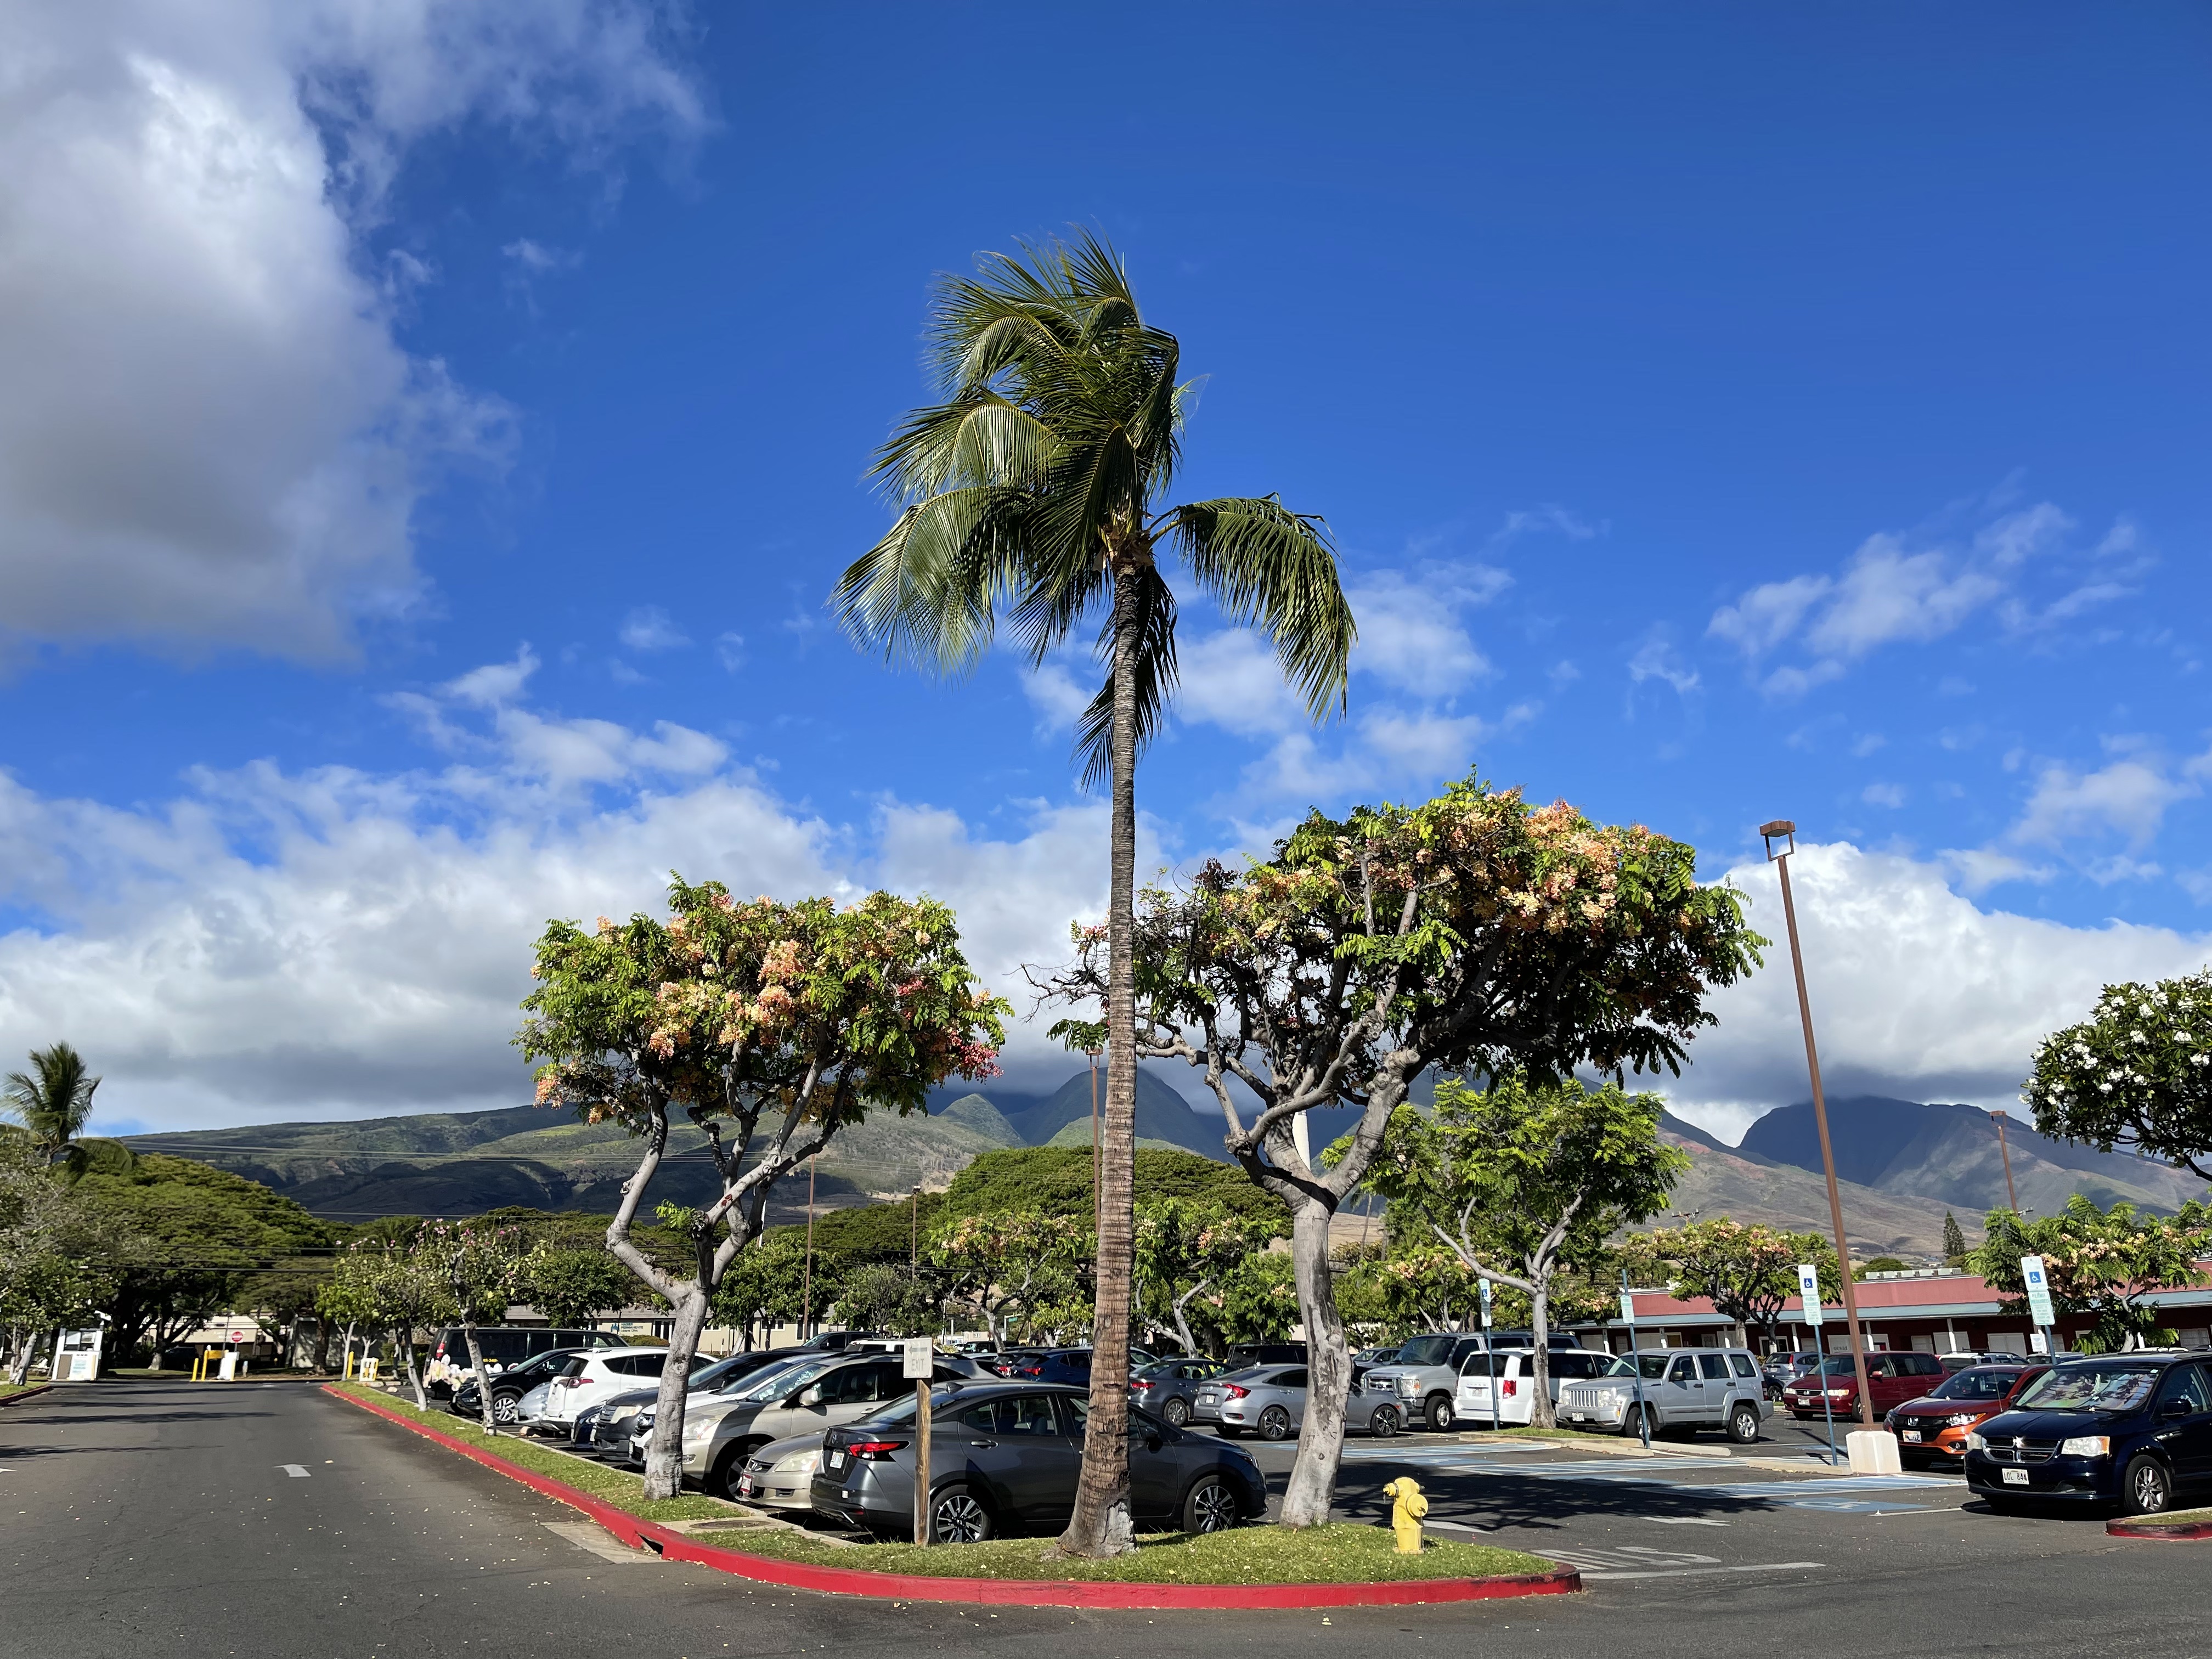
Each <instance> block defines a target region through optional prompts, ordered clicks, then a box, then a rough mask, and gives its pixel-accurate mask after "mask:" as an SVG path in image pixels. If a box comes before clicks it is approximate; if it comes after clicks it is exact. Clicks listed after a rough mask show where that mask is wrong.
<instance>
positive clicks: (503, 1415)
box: [446, 1348, 591, 1423]
mask: <svg viewBox="0 0 2212 1659" xmlns="http://www.w3.org/2000/svg"><path fill="white" fill-rule="evenodd" d="M588 1352H591V1351H590V1350H589V1349H588V1348H549V1349H547V1350H546V1351H545V1352H544V1353H540V1354H532V1356H531V1357H530V1358H527V1359H526V1360H523V1361H521V1362H520V1364H514V1365H510V1366H508V1367H507V1369H506V1370H503V1371H501V1372H500V1373H499V1374H498V1375H497V1376H495V1377H493V1378H492V1383H491V1420H492V1421H493V1422H495V1423H512V1422H513V1421H514V1419H515V1417H516V1415H517V1414H518V1413H519V1411H520V1407H521V1405H522V1396H523V1395H526V1394H528V1393H529V1392H530V1391H531V1390H532V1389H534V1388H536V1387H537V1386H538V1384H539V1383H543V1382H544V1381H546V1380H547V1379H548V1378H550V1376H552V1375H553V1374H554V1373H555V1372H556V1370H559V1369H560V1368H561V1366H562V1365H563V1364H566V1363H567V1362H568V1360H569V1359H570V1358H573V1357H574V1356H575V1355H577V1354H580V1353H588ZM484 1364H485V1365H486V1367H487V1368H489V1365H490V1364H491V1361H490V1359H489V1358H486V1359H485V1361H484ZM446 1409H447V1411H450V1412H452V1413H453V1414H454V1415H455V1416H457V1417H470V1418H478V1419H481V1418H482V1417H483V1396H482V1395H479V1394H478V1393H477V1380H476V1378H475V1377H473V1376H468V1375H466V1374H465V1373H464V1374H463V1377H462V1381H461V1384H460V1386H459V1388H456V1389H453V1390H452V1391H451V1392H450V1393H449V1394H448V1395H447V1397H446Z"/></svg>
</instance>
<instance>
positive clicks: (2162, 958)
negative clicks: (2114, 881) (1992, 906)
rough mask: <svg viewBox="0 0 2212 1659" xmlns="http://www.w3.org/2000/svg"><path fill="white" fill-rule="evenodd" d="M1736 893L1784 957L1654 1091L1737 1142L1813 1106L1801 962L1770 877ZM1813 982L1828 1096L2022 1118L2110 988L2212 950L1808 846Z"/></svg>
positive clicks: (1759, 877)
mask: <svg viewBox="0 0 2212 1659" xmlns="http://www.w3.org/2000/svg"><path fill="white" fill-rule="evenodd" d="M1729 879H1730V880H1732V881H1733V882H1734V883H1735V885H1736V886H1738V887H1739V888H1741V889H1742V890H1744V891H1745V892H1747V893H1748V894H1749V895H1750V896H1751V899H1752V910H1751V918H1752V923H1753V926H1754V927H1757V928H1758V929H1759V931H1760V932H1761V933H1766V934H1769V935H1771V936H1772V937H1773V938H1774V939H1775V940H1776V941H1777V943H1776V944H1775V945H1774V946H1773V947H1772V948H1771V949H1770V950H1769V951H1768V952H1767V961H1766V966H1765V969H1762V970H1761V971H1759V973H1756V974H1754V975H1752V977H1751V978H1750V979H1749V980H1748V981H1745V982H1744V983H1742V984H1741V985H1737V986H1734V987H1729V989H1727V990H1724V991H1723V992H1721V993H1720V994H1718V995H1717V996H1716V997H1715V998H1714V1000H1713V1002H1712V1005H1711V1006H1712V1010H1713V1012H1715V1013H1716V1014H1717V1015H1718V1016H1719V1017H1720V1024H1718V1025H1717V1027H1714V1028H1712V1029H1711V1030H1709V1031H1707V1032H1706V1033H1705V1035H1704V1036H1700V1037H1699V1039H1698V1040H1697V1041H1696V1042H1694V1043H1692V1045H1691V1054H1692V1060H1693V1064H1692V1066H1690V1067H1689V1068H1688V1069H1687V1070H1686V1073H1685V1074H1684V1076H1683V1078H1682V1079H1681V1080H1680V1082H1679V1083H1674V1082H1671V1081H1669V1080H1668V1079H1663V1078H1662V1079H1661V1080H1660V1081H1658V1082H1657V1083H1656V1084H1655V1085H1653V1086H1655V1087H1656V1088H1658V1089H1659V1090H1660V1091H1662V1093H1665V1094H1667V1095H1668V1097H1670V1099H1671V1100H1672V1101H1674V1103H1675V1107H1674V1109H1676V1110H1677V1111H1680V1112H1682V1113H1683V1115H1686V1116H1688V1117H1690V1118H1692V1119H1693V1120H1694V1121H1699V1122H1700V1123H1704V1124H1705V1125H1707V1126H1708V1127H1712V1128H1714V1129H1716V1130H1717V1131H1721V1132H1723V1133H1728V1134H1729V1135H1731V1136H1733V1135H1734V1134H1735V1133H1736V1132H1738V1131H1740V1130H1741V1128H1742V1127H1744V1126H1745V1125H1747V1123H1749V1122H1750V1121H1751V1120H1752V1119H1753V1117H1756V1116H1757V1115H1759V1113H1761V1112H1763V1111H1765V1110H1768V1109H1771V1108H1773V1107H1775V1106H1779V1105H1784V1104H1787V1103H1790V1102H1791V1101H1798V1100H1803V1099H1805V1098H1807V1097H1808V1088H1807V1081H1806V1074H1805V1047H1804V1040H1803V1037H1802V1033H1801V1031H1800V1028H1799V1025H1798V1021H1797V1005H1796V988H1795V987H1794V985H1793V983H1792V981H1791V978H1790V955H1789V950H1790V947H1789V945H1788V944H1787V943H1786V942H1785V941H1784V939H1783V933H1782V926H1781V921H1782V915H1781V911H1782V906H1781V896H1780V891H1779V889H1778V885H1777V883H1776V879H1775V877H1774V873H1773V872H1772V871H1771V868H1769V867H1768V866H1765V865H1764V864H1749V865H1746V866H1741V867H1740V868H1738V869H1735V870H1734V871H1731V872H1729ZM1791 879H1792V884H1793V886H1794V887H1795V890H1796V903H1797V923H1798V928H1799V932H1800V934H1801V937H1802V940H1803V944H1804V949H1805V975H1806V981H1807V985H1808V989H1809V991H1810V994H1811V997H1812V1003H1813V1020H1814V1031H1815V1032H1816V1034H1817V1035H1818V1036H1819V1038H1820V1065H1821V1072H1822V1080H1823V1081H1824V1082H1825V1084H1826V1087H1827V1091H1828V1094H1829V1097H1831V1098H1836V1097H1842V1096H1847V1095H1854V1094H1883V1095H1890V1096H1894V1097H1899V1098H1903V1099H1907V1100H1938V1101H1966V1102H1970V1103H1976V1104H1979V1105H1984V1106H2004V1105H2016V1101H2017V1096H2018V1093H2019V1089H2020V1083H2021V1079H2022V1078H2024V1077H2026V1076H2027V1070H2028V1061H2029V1056H2030V1054H2032V1053H2033V1048H2034V1046H2035V1044H2036V1042H2038V1041H2039V1039H2040V1038H2041V1037H2042V1036H2045V1034H2046V1033H2048V1032H2050V1031H2051V1030H2055V1029H2056V1028H2057V1027H2058V1026H2060V1025H2063V1024H2068V1023H2069V1022H2070V1021H2073V1020H2075V1019H2079V1018H2081V1017H2082V1015H2083V1013H2084V1012H2085V1011H2087V1009H2088V1008H2089V1007H2090V1006H2092V1005H2093V1003H2094V1002H2095V1000H2096V997H2097V994H2098V992H2099V990H2100V987H2103V986H2104V985H2105V984H2106V983H2108V982H2110V981H2117V980H2126V979H2154V978H2161V977H2166V976H2169V975H2175V974H2180V973H2186V972H2193V971H2195V970H2197V969H2200V968H2202V967H2203V965H2204V963H2205V961H2206V959H2207V957H2208V956H2212V935H2208V934H2203V933H2199V934H2194V935H2191V934H2185V933H2178V932H2176V931H2174V930H2172V929H2170V928H2163V927H2135V926H2131V925H2128V924H2124V923H2120V922H2113V923H2111V924H2109V925H2107V926H2106V927H2066V926H2063V925H2062V924H2060V923H2057V922H2052V921H2039V920H2036V919H2033V918H2031V917H2027V916H2019V915H2009V914H2007V913H2006V912H2003V911H1986V910H1983V909H1980V908H1978V907H1977V906H1976V905H1975V904H1973V903H1972V901H1970V900H1968V899H1966V898H1963V897H1961V896H1959V895H1958V894H1956V893H1954V892H1953V891H1952V890H1950V888H1949V887H1948V885H1947V884H1946V883H1945V881H1944V878H1943V873H1942V869H1941V868H1940V867H1939V866H1935V865H1931V864H1927V863H1923V862H1920V861H1917V860H1912V859H1908V858H1903V857H1898V856H1894V855H1891V854H1878V853H1867V852H1862V851H1860V850H1859V849H1858V848H1855V847H1852V846H1850V844H1848V843H1838V844H1833V845H1828V846H1809V845H1804V844H1802V843H1801V845H1800V848H1799V852H1798V854H1797V856H1796V859H1795V860H1792V864H1791Z"/></svg>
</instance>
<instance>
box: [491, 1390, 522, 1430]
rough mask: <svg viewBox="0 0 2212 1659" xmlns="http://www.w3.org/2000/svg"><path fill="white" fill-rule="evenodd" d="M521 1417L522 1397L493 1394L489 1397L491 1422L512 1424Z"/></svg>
mask: <svg viewBox="0 0 2212 1659" xmlns="http://www.w3.org/2000/svg"><path fill="white" fill-rule="evenodd" d="M521 1415H522V1396H521V1395H515V1394H495V1395H492V1397H491V1420H492V1421H493V1422H495V1423H512V1422H513V1421H514V1419H516V1418H518V1417H520V1416H521Z"/></svg>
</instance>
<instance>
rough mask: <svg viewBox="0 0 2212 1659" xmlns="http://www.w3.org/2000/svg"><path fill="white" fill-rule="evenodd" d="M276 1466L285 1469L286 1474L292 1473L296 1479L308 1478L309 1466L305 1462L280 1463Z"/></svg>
mask: <svg viewBox="0 0 2212 1659" xmlns="http://www.w3.org/2000/svg"><path fill="white" fill-rule="evenodd" d="M276 1467H277V1468H280V1469H282V1470H283V1471H284V1473H285V1474H289V1475H290V1476H291V1477H292V1478H293V1479H294V1480H306V1479H307V1465H306V1464H304V1463H279V1464H278V1465H277V1466H276Z"/></svg>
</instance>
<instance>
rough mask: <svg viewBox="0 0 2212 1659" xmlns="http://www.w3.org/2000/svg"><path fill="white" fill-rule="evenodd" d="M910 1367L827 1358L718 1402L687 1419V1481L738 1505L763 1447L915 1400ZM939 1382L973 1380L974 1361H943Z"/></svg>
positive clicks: (879, 1359)
mask: <svg viewBox="0 0 2212 1659" xmlns="http://www.w3.org/2000/svg"><path fill="white" fill-rule="evenodd" d="M903 1370H904V1367H903V1366H902V1364H901V1363H900V1361H899V1360H898V1359H897V1358H896V1357H894V1356H891V1355H888V1354H861V1355H857V1356H854V1355H846V1354H822V1355H819V1356H817V1357H816V1358H809V1359H804V1360H801V1361H800V1362H799V1364H795V1365H787V1366H785V1367H784V1368H783V1369H781V1370H777V1371H773V1372H770V1373H769V1374H768V1375H767V1376H763V1378H762V1379H761V1380H760V1381H759V1382H758V1383H755V1384H753V1385H752V1386H751V1387H750V1388H741V1389H738V1391H737V1392H736V1393H735V1394H728V1395H713V1396H711V1397H709V1398H708V1399H704V1400H702V1401H698V1402H697V1404H696V1406H694V1405H690V1404H687V1405H686V1406H685V1407H684V1474H685V1476H686V1477H688V1478H689V1479H690V1480H696V1481H697V1482H698V1483H699V1484H700V1485H701V1486H703V1487H705V1488H706V1490H707V1491H708V1492H711V1493H712V1494H713V1495H714V1496H715V1497H717V1498H735V1497H736V1496H737V1492H738V1483H739V1482H740V1481H741V1480H744V1473H745V1464H746V1463H747V1462H748V1461H750V1458H751V1457H752V1455H753V1454H754V1453H755V1452H756V1451H757V1450H759V1449H760V1448H762V1447H763V1446H765V1445H769V1444H770V1443H773V1442H775V1441H778V1440H783V1439H787V1438H789V1437H791V1436H793V1435H795V1434H806V1433H819V1432H821V1431H823V1430H825V1429H830V1428H836V1427H837V1426H839V1425H842V1424H846V1423H851V1422H854V1421H856V1420H858V1419H860V1418H863V1417H866V1416H870V1415H872V1413H875V1412H877V1411H878V1410H879V1409H881V1408H882V1407H883V1406H884V1404H885V1403H886V1402H887V1401H896V1400H901V1399H904V1398H906V1397H908V1396H909V1395H912V1394H913V1393H914V1384H913V1383H912V1382H910V1381H909V1380H908V1378H907V1377H906V1376H904V1375H902V1372H903ZM932 1375H933V1377H934V1378H935V1379H936V1380H937V1381H939V1382H963V1381H969V1380H971V1379H973V1378H975V1377H976V1376H980V1375H981V1373H980V1372H979V1371H978V1370H977V1368H976V1366H975V1363H974V1362H973V1361H971V1360H966V1359H962V1358H957V1357H955V1356H952V1355H949V1354H939V1356H938V1357H937V1364H936V1369H935V1370H934V1371H933V1373H932Z"/></svg>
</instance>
